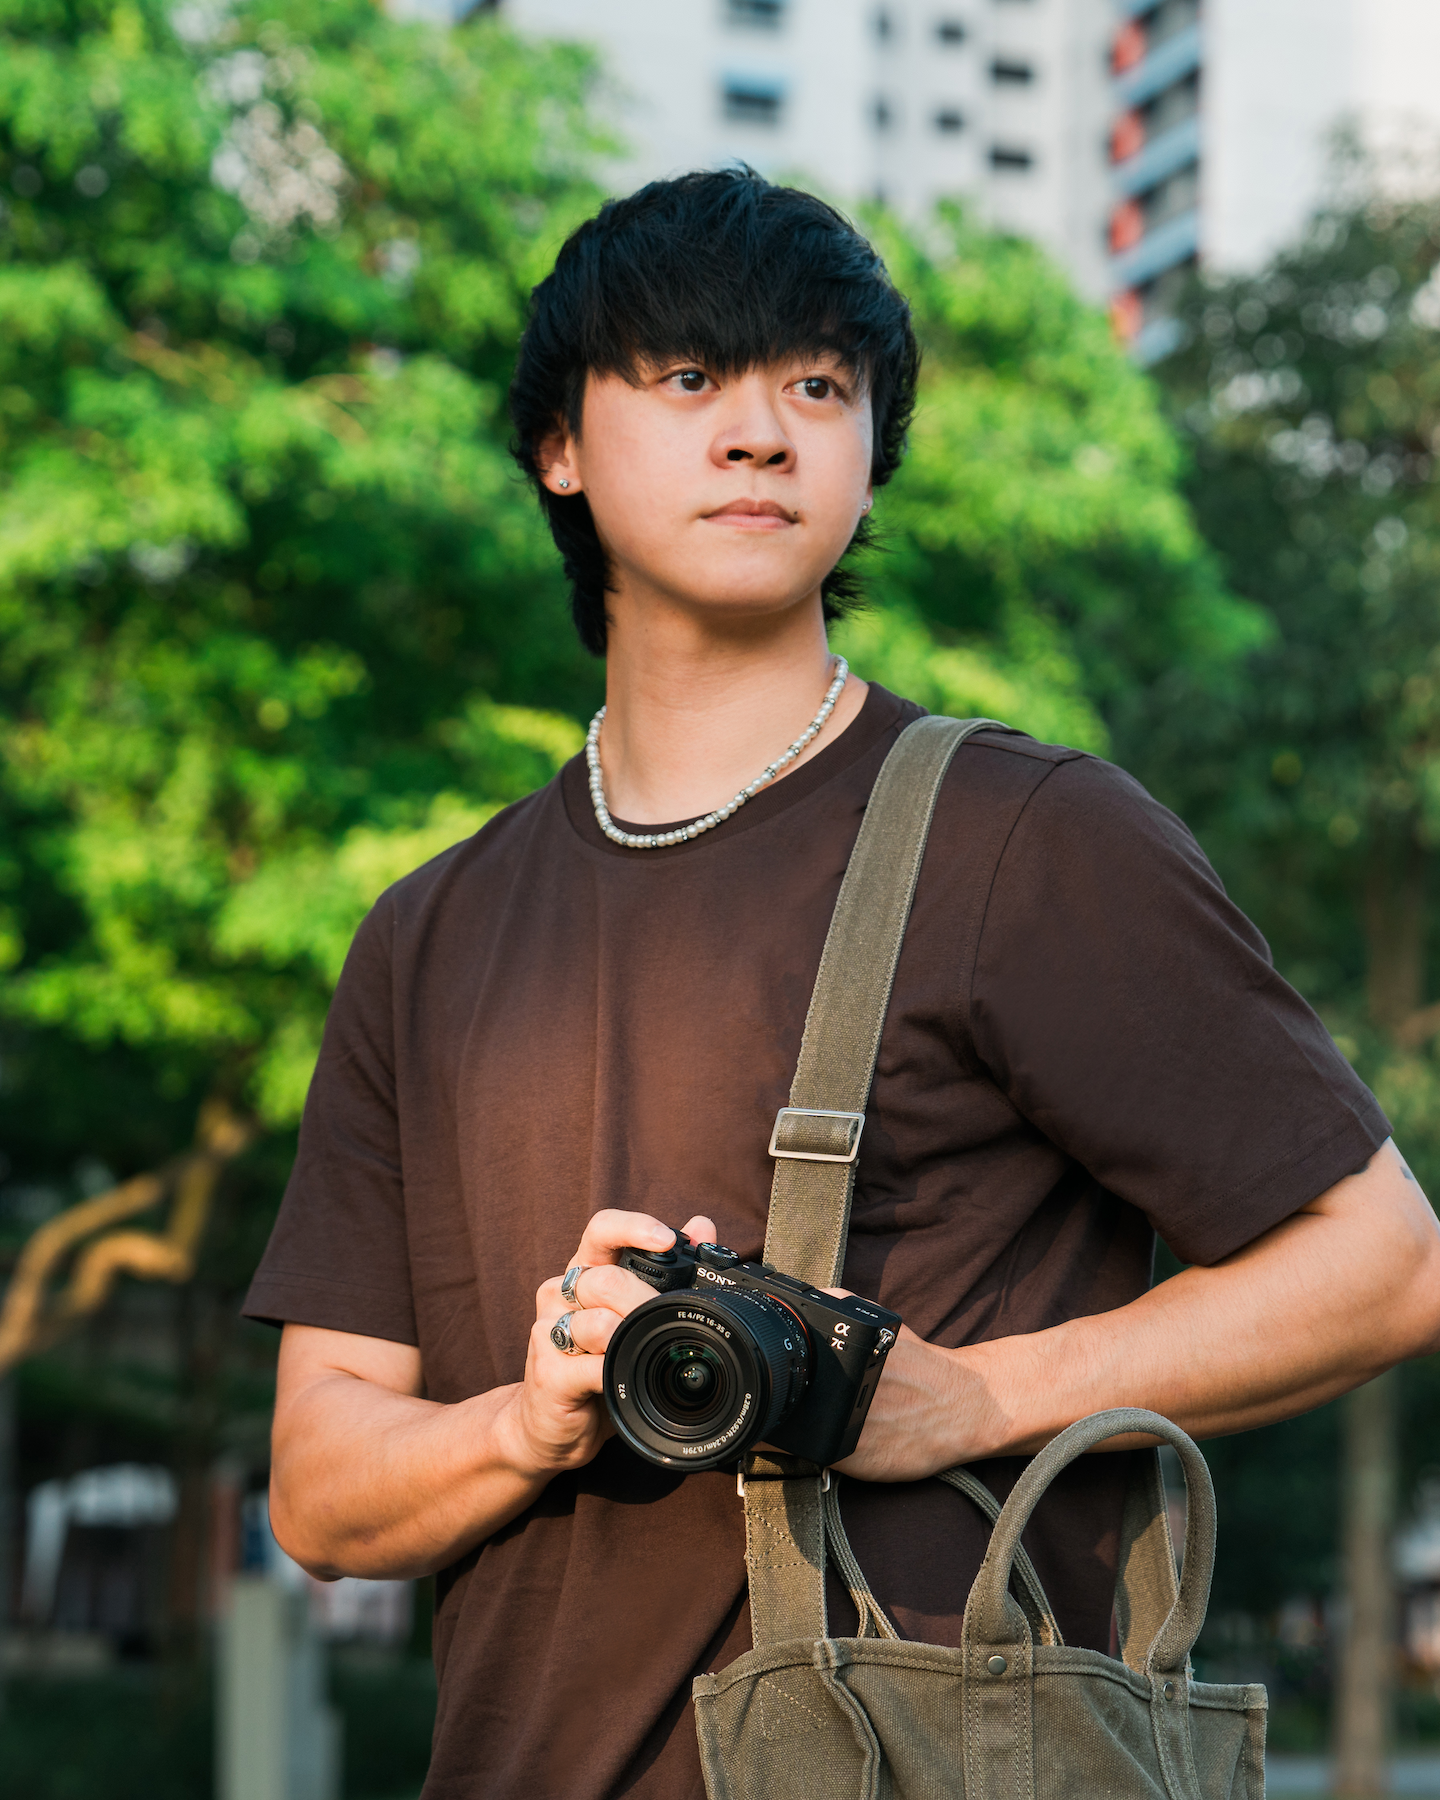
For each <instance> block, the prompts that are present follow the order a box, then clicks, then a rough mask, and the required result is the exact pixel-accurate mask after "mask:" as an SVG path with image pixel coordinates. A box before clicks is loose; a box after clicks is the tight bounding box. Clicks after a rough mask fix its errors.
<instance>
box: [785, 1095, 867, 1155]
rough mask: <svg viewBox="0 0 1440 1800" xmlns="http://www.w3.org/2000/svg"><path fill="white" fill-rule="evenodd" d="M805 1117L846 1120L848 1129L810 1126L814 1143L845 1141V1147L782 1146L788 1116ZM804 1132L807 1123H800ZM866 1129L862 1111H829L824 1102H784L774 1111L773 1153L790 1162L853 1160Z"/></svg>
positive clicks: (845, 1123)
mask: <svg viewBox="0 0 1440 1800" xmlns="http://www.w3.org/2000/svg"><path fill="white" fill-rule="evenodd" d="M792 1119H793V1120H796V1121H803V1120H806V1119H816V1120H832V1119H833V1120H838V1121H841V1122H843V1124H844V1126H845V1130H844V1132H843V1133H841V1132H837V1131H836V1130H835V1128H834V1127H833V1126H831V1128H830V1129H829V1130H828V1131H827V1130H825V1128H824V1127H823V1126H821V1127H820V1128H819V1129H816V1128H815V1127H812V1128H811V1131H812V1133H813V1135H812V1136H811V1140H810V1141H811V1142H812V1143H827V1142H828V1143H843V1145H844V1148H843V1149H842V1150H782V1149H781V1147H780V1130H781V1127H782V1126H783V1125H785V1124H786V1123H787V1122H788V1121H789V1120H792ZM798 1128H799V1131H800V1132H802V1133H803V1132H804V1130H805V1126H804V1125H803V1123H802V1124H800V1125H799V1127H798ZM864 1129H865V1115H864V1113H863V1112H830V1111H828V1110H827V1109H826V1108H824V1107H822V1106H782V1107H781V1108H780V1110H779V1112H778V1113H776V1115H775V1129H774V1130H773V1131H772V1132H771V1133H770V1154H771V1155H772V1156H779V1157H784V1158H785V1159H786V1160H787V1161H790V1162H828V1163H852V1162H854V1160H855V1158H856V1157H857V1156H858V1155H859V1154H860V1133H861V1132H862V1131H863V1130H864ZM787 1135H788V1134H787Z"/></svg>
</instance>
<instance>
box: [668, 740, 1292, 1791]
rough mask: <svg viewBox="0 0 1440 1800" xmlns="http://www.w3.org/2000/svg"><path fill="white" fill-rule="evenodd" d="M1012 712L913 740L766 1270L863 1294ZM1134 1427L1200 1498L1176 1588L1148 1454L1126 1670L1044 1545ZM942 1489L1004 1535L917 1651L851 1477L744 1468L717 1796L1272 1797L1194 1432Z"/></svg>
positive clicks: (702, 1701) (826, 985)
mask: <svg viewBox="0 0 1440 1800" xmlns="http://www.w3.org/2000/svg"><path fill="white" fill-rule="evenodd" d="M995 724H996V721H994V720H989V719H969V720H964V721H960V720H955V719H943V718H934V717H930V718H924V719H918V720H916V721H915V723H914V724H913V725H911V726H909V727H908V728H907V729H906V730H905V731H904V732H903V733H902V734H901V736H900V738H899V739H898V741H897V742H896V744H895V747H894V748H893V749H892V751H891V753H890V755H889V756H888V757H887V759H886V761H885V765H884V767H883V768H882V770H881V772H880V776H879V779H878V780H877V782H876V785H875V790H874V793H873V795H872V797H871V800H870V804H869V806H868V808H867V809H866V814H865V820H864V824H863V825H862V827H861V830H860V834H859V837H858V838H857V840H856V844H855V850H854V852H853V854H852V856H851V859H850V864H849V867H848V869H847V871H846V875H845V880H844V882H843V884H842V886H841V890H840V897H839V899H838V901H837V902H836V907H835V914H834V917H833V919H832V920H831V924H830V931H829V935H828V936H827V938H826V942H825V949H824V953H823V955H822V957H821V961H820V972H819V975H818V977H817V979H816V983H815V991H814V994H813V996H812V998H811V1003H810V1011H809V1015H808V1017H807V1019H806V1024H805V1034H804V1038H803V1040H802V1043H801V1049H800V1058H799V1062H798V1064H797V1067H796V1073H795V1081H794V1085H793V1086H792V1088H791V1094H790V1099H791V1104H790V1105H789V1106H788V1107H786V1108H784V1109H783V1110H782V1112H781V1113H780V1116H779V1118H778V1120H777V1121H776V1126H775V1132H774V1137H773V1140H772V1142H773V1146H774V1151H775V1155H776V1165H775V1181H774V1188H773V1191H772V1194H771V1202H770V1218H769V1226H768V1229H767V1233H766V1239H765V1261H766V1262H768V1263H771V1264H773V1265H774V1266H775V1267H777V1268H780V1269H783V1270H785V1271H786V1272H787V1273H789V1274H792V1275H796V1276H799V1277H800V1278H801V1279H803V1280H806V1281H809V1282H812V1283H813V1284H814V1285H816V1286H817V1287H831V1286H834V1285H836V1284H837V1283H838V1281H839V1278H840V1270H841V1267H842V1265H843V1262H844V1258H845V1243H846V1238H847V1236H848V1233H849V1218H850V1201H851V1195H852V1193H853V1189H854V1180H855V1154H856V1151H857V1149H858V1138H859V1131H860V1129H861V1128H862V1126H863V1120H864V1113H865V1104H866V1100H867V1098H868V1096H869V1092H870V1084H871V1080H872V1077H873V1074H874V1068H875V1058H876V1054H877V1051H878V1049H879V1043H880V1032H881V1028H882V1026H883V1024H884V1020H885V1011H886V1007H887V1005H888V1003H889V996H890V987H891V983H892V980H893V977H894V972H895V965H896V962H897V960H898V957H899V953H900V944H901V940H902V938H903V936H904V931H905V924H906V921H907V919H908V917H909V913H910V905H911V901H912V899H913V896H914V891H915V882H916V879H917V876H918V874H919V869H920V863H921V859H922V857H923V854H924V847H925V838H926V834H927V832H928V830H929V824H930V818H931V814H932V812H933V810H934V805H935V799H936V795H937V793H938V791H939V786H940V782H941V780H942V778H943V776H944V774H945V771H946V769H947V768H948V766H949V763H950V759H951V757H952V756H953V755H954V753H955V751H956V750H957V749H958V748H959V746H960V745H961V744H962V743H963V742H964V741H965V739H966V738H967V737H968V736H969V735H970V734H971V733H972V732H974V731H978V730H980V729H981V728H982V727H986V726H994V725H995ZM1001 729H1005V728H1004V727H1001ZM1125 1433H1145V1434H1149V1435H1152V1436H1155V1437H1158V1438H1161V1439H1162V1440H1163V1441H1165V1442H1167V1443H1170V1444H1172V1445H1173V1446H1174V1447H1175V1450H1176V1451H1177V1453H1178V1455H1179V1458H1180V1465H1181V1467H1182V1469H1183V1470H1184V1473H1185V1479H1186V1485H1187V1489H1188V1494H1189V1507H1188V1514H1187V1521H1186V1531H1185V1554H1184V1561H1183V1565H1182V1570H1181V1573H1180V1576H1179V1578H1178V1580H1177V1577H1176V1568H1175V1555H1174V1549H1173V1546H1172V1544H1171V1539H1170V1530H1169V1524H1168V1519H1167V1513H1166V1505H1165V1493H1164V1487H1163V1483H1162V1481H1161V1478H1160V1466H1159V1458H1158V1455H1157V1453H1156V1452H1154V1451H1150V1452H1147V1453H1141V1454H1135V1455H1133V1456H1132V1458H1131V1462H1132V1466H1133V1468H1134V1469H1135V1470H1136V1474H1135V1476H1134V1478H1133V1479H1132V1482H1131V1487H1130V1491H1129V1493H1128V1495H1127V1499H1126V1503H1125V1509H1124V1517H1123V1523H1122V1528H1121V1542H1120V1568H1119V1579H1118V1582H1117V1588H1116V1615H1117V1621H1118V1626H1119V1641H1120V1657H1119V1659H1118V1660H1117V1659H1115V1658H1112V1657H1109V1656H1102V1655H1101V1654H1100V1653H1099V1652H1098V1651H1094V1650H1082V1649H1077V1648H1074V1647H1072V1646H1069V1645H1067V1644H1066V1643H1065V1642H1064V1641H1063V1639H1062V1637H1061V1634H1060V1630H1059V1627H1058V1625H1057V1624H1056V1621H1055V1617H1054V1614H1053V1612H1052V1610H1051V1607H1050V1605H1049V1602H1048V1601H1047V1599H1046V1597H1045V1593H1044V1589H1043V1588H1042V1586H1041V1583H1040V1581H1039V1578H1038V1576H1037V1574H1036V1572H1035V1569H1034V1567H1033V1565H1032V1564H1031V1562H1030V1559H1029V1557H1028V1556H1027V1555H1026V1554H1025V1551H1024V1548H1023V1547H1022V1545H1021V1541H1020V1540H1021V1534H1022V1532H1023V1531H1024V1529H1025V1526H1026V1523H1027V1521H1028V1520H1029V1518H1030V1515H1031V1513H1032V1511H1033V1510H1034V1508H1035V1505H1036V1503H1037V1502H1038V1501H1039V1499H1040V1497H1041V1495H1042V1494H1043V1493H1044V1492H1045V1490H1046V1488H1047V1487H1048V1486H1049V1485H1050V1483H1051V1482H1052V1481H1053V1480H1054V1479H1055V1477H1056V1475H1058V1474H1059V1472H1060V1471H1061V1469H1063V1468H1064V1467H1065V1466H1066V1465H1067V1464H1068V1463H1070V1462H1071V1461H1073V1460H1074V1458H1075V1457H1077V1456H1081V1455H1083V1454H1084V1453H1085V1452H1086V1451H1087V1450H1091V1449H1093V1448H1094V1447H1095V1446H1096V1445H1098V1444H1100V1443H1103V1442H1104V1441H1105V1440H1106V1439H1108V1438H1112V1437H1115V1436H1118V1435H1121V1434H1125ZM940 1479H941V1480H944V1481H948V1482H949V1483H950V1485H951V1486H953V1487H956V1488H958V1489H959V1490H960V1491H961V1492H962V1493H964V1494H966V1495H967V1496H968V1497H969V1498H970V1499H971V1500H972V1501H973V1502H974V1504H976V1505H977V1506H979V1507H980V1508H981V1509H982V1511H984V1512H985V1514H986V1516H987V1517H988V1518H989V1519H990V1520H991V1521H992V1525H993V1530H992V1535H991V1539H990V1545H989V1549H988V1552H987V1554H986V1557H985V1560H984V1562H983V1564H982V1565H981V1568H980V1572H979V1574H978V1575H977V1576H976V1578H975V1583H974V1586H973V1587H972V1588H971V1591H970V1597H969V1600H968V1603H967V1605H966V1608H965V1616H964V1622H963V1626H962V1633H961V1635H962V1642H961V1645H960V1647H959V1648H958V1649H952V1648H949V1647H946V1646H942V1645H935V1644H919V1643H912V1642H909V1641H906V1640H903V1639H901V1637H900V1636H899V1634H898V1632H897V1631H896V1630H895V1628H894V1626H893V1625H892V1624H891V1622H890V1621H889V1619H887V1618H886V1616H885V1614H884V1612H883V1611H882V1609H881V1607H880V1606H879V1604H878V1603H877V1602H876V1600H875V1598H874V1595H873V1594H872V1593H871V1592H870V1589H869V1586H868V1584H867V1583H866V1580H865V1577H864V1574H863V1572H862V1571H861V1569H860V1568H859V1565H858V1564H857V1562H856V1560H855V1557H854V1554H853V1552H852V1550H851V1548H850V1544H849V1542H848V1540H847V1538H846V1536H845V1529H844V1524H843V1521H842V1518H841V1513H840V1503H839V1501H840V1492H841V1478H840V1477H839V1476H837V1475H835V1474H833V1473H832V1472H830V1471H822V1470H819V1469H816V1468H814V1467H813V1465H807V1464H804V1463H802V1462H800V1461H798V1459H796V1458H793V1457H788V1456H782V1455H779V1454H777V1453H773V1452H766V1451H759V1452H754V1453H752V1454H751V1455H750V1456H748V1457H747V1458H746V1459H745V1465H744V1472H743V1473H742V1476H741V1485H742V1491H743V1494H744V1499H745V1534H746V1565H747V1572H748V1576H749V1584H750V1610H751V1619H752V1626H753V1632H754V1641H755V1647H754V1649H753V1650H751V1651H750V1652H749V1653H748V1654H746V1655H744V1656H741V1657H739V1658H737V1659H736V1661H734V1662H732V1663H730V1664H729V1665H728V1666H727V1667H726V1668H724V1669H722V1670H721V1671H720V1672H719V1674H715V1675H702V1676H699V1677H697V1678H696V1681H695V1684H694V1696H695V1715H696V1724H697V1729H698V1732H699V1738H700V1757H701V1763H702V1766H703V1769H704V1774H705V1786H706V1792H707V1794H708V1795H709V1800H1263V1796H1264V1792H1265V1776H1264V1746H1265V1706H1266V1700H1265V1690H1264V1688H1262V1687H1258V1686H1250V1685H1219V1684H1215V1683H1208V1682H1199V1681H1196V1680H1194V1679H1193V1676H1192V1674H1191V1670H1190V1649H1191V1646H1192V1645H1193V1644H1194V1642H1195V1638H1196V1636H1197V1635H1198V1633H1199V1630H1200V1627H1201V1625H1202V1624H1203V1622H1204V1618H1205V1607H1206V1603H1207V1600H1208V1598H1209V1591H1210V1576H1211V1570H1212V1567H1213V1563H1214V1555H1215V1500H1214V1492H1213V1490H1212V1488H1211V1484H1210V1477H1209V1472H1208V1470H1207V1469H1206V1466H1205V1461H1204V1458H1203V1457H1202V1456H1201V1455H1200V1452H1199V1450H1198V1449H1197V1448H1196V1447H1195V1445H1194V1444H1193V1443H1192V1442H1191V1440H1190V1439H1189V1438H1188V1437H1187V1436H1186V1435H1185V1433H1184V1432H1183V1431H1181V1430H1180V1429H1179V1428H1178V1426H1175V1425H1173V1424H1171V1423H1170V1421H1169V1420H1167V1419H1163V1418H1161V1417H1160V1416H1159V1415H1158V1414H1156V1413H1152V1412H1145V1411H1142V1410H1140V1409H1138V1408H1132V1407H1126V1408H1119V1409H1116V1410H1113V1411H1110V1412H1103V1413H1097V1414H1095V1415H1094V1416H1093V1417H1091V1418H1088V1419H1082V1420H1080V1421H1079V1423H1078V1424H1075V1425H1072V1426H1071V1427H1070V1428H1069V1429H1068V1430H1067V1431H1064V1432H1062V1433H1061V1434H1060V1436H1059V1437H1057V1438H1056V1439H1055V1440H1054V1441H1053V1442H1052V1443H1050V1444H1049V1445H1047V1446H1046V1448H1045V1449H1044V1450H1042V1451H1041V1452H1040V1454H1039V1455H1038V1456H1037V1457H1035V1458H1034V1460H1033V1461H1032V1462H1031V1463H1030V1464H1029V1465H1028V1467H1027V1468H1026V1470H1025V1471H1024V1473H1023V1474H1022V1475H1021V1477H1020V1480H1019V1481H1018V1482H1017V1483H1016V1485H1015V1488H1014V1490H1013V1491H1012V1492H1011V1494H1010V1496H1009V1498H1008V1499H1007V1500H1006V1502H1005V1504H1004V1506H1003V1507H1002V1506H1000V1505H999V1503H998V1502H997V1501H996V1500H995V1498H994V1496H993V1495H992V1494H991V1493H990V1492H989V1490H988V1489H987V1488H985V1487H984V1486H983V1484H982V1483H980V1482H979V1481H978V1480H976V1479H975V1478H974V1477H973V1476H972V1475H970V1474H969V1473H968V1472H967V1471H966V1470H964V1469H952V1470H949V1471H947V1472H946V1473H945V1474H944V1475H942V1476H941V1477H940ZM943 1553H944V1552H943V1547H937V1554H942V1555H943ZM827 1558H828V1559H829V1560H831V1561H833V1563H834V1565H835V1568H836V1570H837V1572H838V1573H839V1575H840V1578H841V1580H842V1581H843V1582H844V1583H845V1585H846V1587H847V1588H848V1589H849V1591H850V1594H851V1596H852V1598H853V1599H854V1602H855V1607H856V1611H857V1613H858V1615H859V1620H860V1625H859V1634H858V1635H857V1636H855V1637H850V1638H833V1637H831V1636H830V1635H829V1632H828V1630H827V1625H826V1609H825V1568H826V1562H827Z"/></svg>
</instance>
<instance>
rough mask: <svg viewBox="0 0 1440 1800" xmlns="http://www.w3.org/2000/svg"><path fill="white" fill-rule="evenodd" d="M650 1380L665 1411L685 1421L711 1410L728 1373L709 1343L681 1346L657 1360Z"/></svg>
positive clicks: (674, 1347) (675, 1347) (671, 1348)
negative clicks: (686, 1418) (687, 1418)
mask: <svg viewBox="0 0 1440 1800" xmlns="http://www.w3.org/2000/svg"><path fill="white" fill-rule="evenodd" d="M651 1379H652V1380H653V1381H654V1384H655V1393H656V1396H657V1398H658V1399H659V1400H660V1402H661V1404H662V1405H663V1406H664V1408H665V1410H666V1411H667V1412H671V1413H674V1414H676V1415H677V1417H681V1418H684V1417H686V1416H687V1415H690V1416H695V1415H703V1414H704V1413H706V1412H708V1411H709V1410H710V1408H711V1407H712V1406H713V1405H714V1403H715V1397H716V1395H717V1394H718V1393H720V1392H721V1391H722V1389H723V1387H724V1384H725V1371H724V1368H723V1367H722V1365H721V1362H720V1358H719V1357H718V1356H717V1355H716V1354H715V1352H714V1351H713V1350H712V1349H711V1348H710V1347H709V1345H708V1344H685V1343H680V1344H671V1346H670V1348H669V1349H668V1350H667V1351H666V1352H665V1353H664V1356H663V1358H657V1359H656V1367H655V1369H654V1371H653V1374H652V1377H651Z"/></svg>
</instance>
